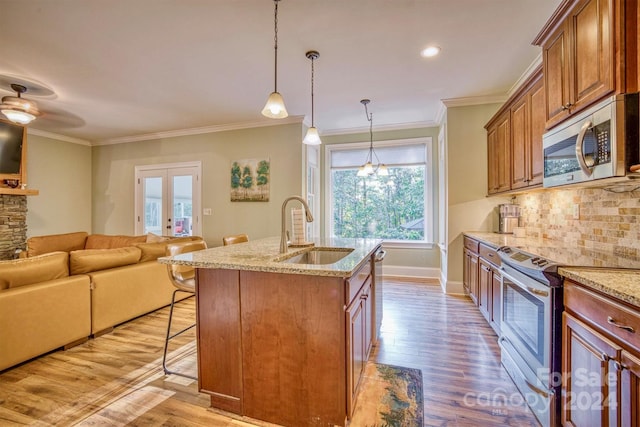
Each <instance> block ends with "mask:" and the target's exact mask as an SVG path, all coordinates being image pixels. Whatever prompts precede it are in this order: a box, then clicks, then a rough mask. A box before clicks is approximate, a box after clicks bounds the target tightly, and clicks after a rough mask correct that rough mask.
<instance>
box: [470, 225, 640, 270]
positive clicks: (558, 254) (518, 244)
mask: <svg viewBox="0 0 640 427" xmlns="http://www.w3.org/2000/svg"><path fill="white" fill-rule="evenodd" d="M463 234H464V235H465V236H468V237H470V238H472V239H475V240H478V241H480V242H481V243H484V244H486V245H488V246H491V247H492V248H494V249H497V248H499V247H500V246H511V247H514V248H518V249H522V250H523V251H525V252H529V253H531V254H534V255H538V256H541V257H544V258H547V259H549V260H552V261H554V262H555V263H557V264H559V265H565V266H572V267H590V268H591V267H603V268H630V269H639V270H640V258H638V257H635V258H634V257H622V256H620V255H619V254H616V253H613V252H604V251H600V250H597V249H594V248H583V247H569V248H568V247H566V244H565V242H563V241H559V240H552V239H542V238H531V237H515V236H514V235H513V234H499V233H487V232H479V231H465V232H464V233H463Z"/></svg>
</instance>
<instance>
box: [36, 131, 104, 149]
mask: <svg viewBox="0 0 640 427" xmlns="http://www.w3.org/2000/svg"><path fill="white" fill-rule="evenodd" d="M27 135H37V136H43V137H45V138H51V139H56V140H58V141H64V142H71V143H73V144H80V145H87V146H91V145H92V144H91V141H87V140H86V139H80V138H74V137H72V136H66V135H60V134H57V133H53V132H47V131H45V130H40V129H36V128H32V127H27Z"/></svg>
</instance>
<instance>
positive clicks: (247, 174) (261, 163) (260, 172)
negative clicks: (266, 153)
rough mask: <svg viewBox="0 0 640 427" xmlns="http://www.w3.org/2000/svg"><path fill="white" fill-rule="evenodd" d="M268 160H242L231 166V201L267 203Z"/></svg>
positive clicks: (268, 182) (269, 182) (269, 183)
mask: <svg viewBox="0 0 640 427" xmlns="http://www.w3.org/2000/svg"><path fill="white" fill-rule="evenodd" d="M269 170H270V161H269V159H266V160H265V159H242V160H236V161H234V162H233V163H232V164H231V201H232V202H268V201H269V187H270V186H271V177H270V175H269Z"/></svg>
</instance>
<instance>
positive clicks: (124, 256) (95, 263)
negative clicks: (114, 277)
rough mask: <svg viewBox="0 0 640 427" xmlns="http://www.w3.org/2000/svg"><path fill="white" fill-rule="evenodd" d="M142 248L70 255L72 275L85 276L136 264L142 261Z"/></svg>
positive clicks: (104, 250)
mask: <svg viewBox="0 0 640 427" xmlns="http://www.w3.org/2000/svg"><path fill="white" fill-rule="evenodd" d="M140 254H141V251H140V248H136V247H135V246H128V247H126V248H113V249H83V250H80V251H73V252H70V253H69V269H70V270H71V274H85V273H90V272H92V271H99V270H106V269H109V268H114V267H122V266H125V265H130V264H136V263H137V262H138V261H139V260H140Z"/></svg>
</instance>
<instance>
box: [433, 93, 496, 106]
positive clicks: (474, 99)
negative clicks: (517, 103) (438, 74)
mask: <svg viewBox="0 0 640 427" xmlns="http://www.w3.org/2000/svg"><path fill="white" fill-rule="evenodd" d="M507 98H508V96H507V95H490V96H468V97H466V98H448V99H442V100H441V101H442V103H443V104H444V105H445V106H446V107H447V108H450V107H468V106H471V105H482V104H498V103H504V102H505V101H506V100H507Z"/></svg>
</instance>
